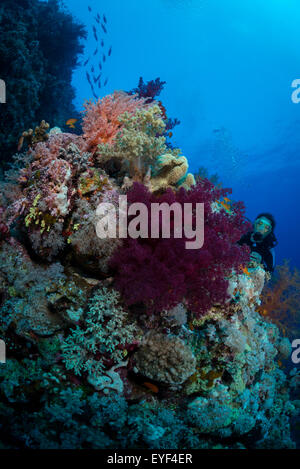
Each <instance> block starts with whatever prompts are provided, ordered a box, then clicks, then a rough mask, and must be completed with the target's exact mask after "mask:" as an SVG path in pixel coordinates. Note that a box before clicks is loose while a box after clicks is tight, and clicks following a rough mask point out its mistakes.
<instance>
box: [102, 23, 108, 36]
mask: <svg viewBox="0 0 300 469" xmlns="http://www.w3.org/2000/svg"><path fill="white" fill-rule="evenodd" d="M101 28H102V29H103V31H104V32H105V34H107V29H106V27H105V26H104V24H103V23H101Z"/></svg>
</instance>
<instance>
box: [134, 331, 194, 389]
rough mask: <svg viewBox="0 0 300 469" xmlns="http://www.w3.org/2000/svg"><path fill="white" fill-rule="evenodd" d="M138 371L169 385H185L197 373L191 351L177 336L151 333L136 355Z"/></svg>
mask: <svg viewBox="0 0 300 469" xmlns="http://www.w3.org/2000/svg"><path fill="white" fill-rule="evenodd" d="M134 361H135V367H136V371H137V372H138V373H140V374H141V375H143V376H145V377H147V378H150V379H153V380H155V381H158V382H160V383H163V384H168V385H178V384H182V383H184V381H186V380H187V379H188V378H189V377H190V376H191V375H192V374H193V373H195V370H196V369H195V366H196V359H195V357H194V355H193V353H192V351H191V349H190V348H189V347H188V346H187V345H186V344H185V343H184V342H183V341H182V340H181V339H180V338H179V337H176V336H171V335H165V334H161V333H158V332H154V331H153V332H150V333H149V334H148V335H147V336H146V337H145V339H144V340H143V342H142V343H141V346H140V347H139V349H138V351H137V352H136V353H135V354H134Z"/></svg>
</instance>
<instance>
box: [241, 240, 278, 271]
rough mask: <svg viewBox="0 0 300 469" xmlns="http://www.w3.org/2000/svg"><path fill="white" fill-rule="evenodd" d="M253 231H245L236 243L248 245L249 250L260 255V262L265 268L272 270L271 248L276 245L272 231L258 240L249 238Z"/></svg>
mask: <svg viewBox="0 0 300 469" xmlns="http://www.w3.org/2000/svg"><path fill="white" fill-rule="evenodd" d="M252 234H253V231H249V233H246V234H245V235H244V236H242V238H241V239H240V241H239V242H238V244H247V246H249V247H250V249H251V252H257V253H258V254H260V255H261V257H262V262H263V265H264V267H265V270H267V271H268V272H273V271H274V256H273V253H272V249H273V248H274V246H276V244H277V241H276V238H275V235H274V233H273V232H272V233H270V234H269V235H268V236H267V237H266V238H265V239H263V240H262V241H259V242H255V241H253V240H252V239H251V235H252Z"/></svg>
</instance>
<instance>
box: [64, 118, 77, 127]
mask: <svg viewBox="0 0 300 469" xmlns="http://www.w3.org/2000/svg"><path fill="white" fill-rule="evenodd" d="M77 121H78V119H69V120H67V122H66V125H68V126H69V127H70V129H75V125H74V124H76V122H77Z"/></svg>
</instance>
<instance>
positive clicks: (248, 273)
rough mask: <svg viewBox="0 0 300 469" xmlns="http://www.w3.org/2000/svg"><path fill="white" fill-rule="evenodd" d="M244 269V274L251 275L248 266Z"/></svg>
mask: <svg viewBox="0 0 300 469" xmlns="http://www.w3.org/2000/svg"><path fill="white" fill-rule="evenodd" d="M242 271H243V273H244V274H246V275H248V277H249V276H250V275H251V274H250V272H249V270H248V269H247V267H243V268H242Z"/></svg>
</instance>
